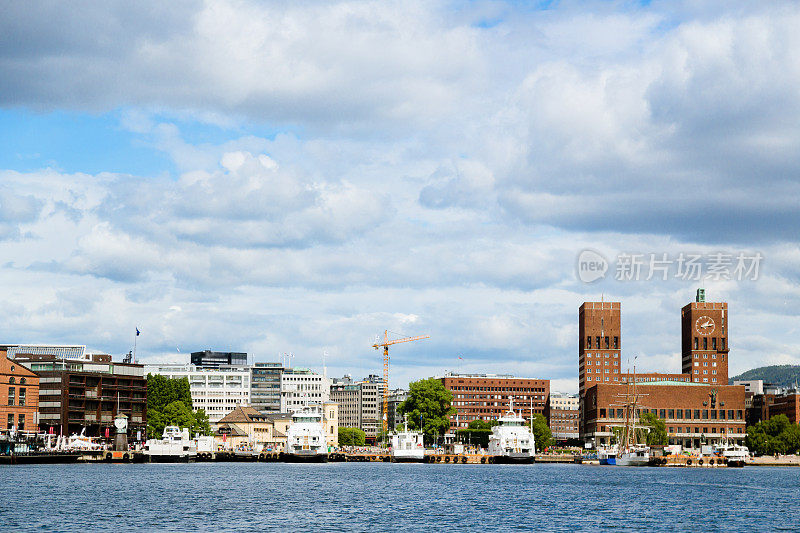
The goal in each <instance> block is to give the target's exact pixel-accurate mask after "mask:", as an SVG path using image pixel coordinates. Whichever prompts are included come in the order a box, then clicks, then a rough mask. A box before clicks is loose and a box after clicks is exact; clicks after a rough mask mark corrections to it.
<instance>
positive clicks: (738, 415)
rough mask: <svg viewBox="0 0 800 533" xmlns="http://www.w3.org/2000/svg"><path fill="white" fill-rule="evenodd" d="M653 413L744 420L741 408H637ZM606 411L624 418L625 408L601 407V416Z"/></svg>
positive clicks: (639, 412) (675, 417) (677, 417)
mask: <svg viewBox="0 0 800 533" xmlns="http://www.w3.org/2000/svg"><path fill="white" fill-rule="evenodd" d="M648 412H649V413H652V414H654V415H656V416H657V417H659V418H661V419H666V420H681V419H686V420H742V417H743V411H742V410H741V409H728V410H725V409H649V410H648V409H637V410H636V415H637V416H641V415H642V413H648ZM606 413H608V416H609V417H611V418H614V417H615V415H616V418H624V416H625V410H624V409H608V410H606V409H600V418H606Z"/></svg>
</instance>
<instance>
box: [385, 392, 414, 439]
mask: <svg viewBox="0 0 800 533" xmlns="http://www.w3.org/2000/svg"><path fill="white" fill-rule="evenodd" d="M407 399H408V391H407V390H405V389H394V390H392V391H389V401H388V402H387V406H388V411H389V413H388V418H389V430H390V431H394V430H396V429H397V426H398V424H402V423H403V417H402V416H401V415H400V413H399V412H398V408H399V407H400V404H401V403H403V402H404V401H406V400H407ZM381 401H383V400H381ZM382 408H383V407H381V409H382Z"/></svg>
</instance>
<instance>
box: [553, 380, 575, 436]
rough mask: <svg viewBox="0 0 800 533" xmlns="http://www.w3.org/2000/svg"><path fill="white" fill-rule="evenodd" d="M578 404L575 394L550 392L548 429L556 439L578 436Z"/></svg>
mask: <svg viewBox="0 0 800 533" xmlns="http://www.w3.org/2000/svg"><path fill="white" fill-rule="evenodd" d="M579 404H580V402H579V399H578V395H577V394H567V393H564V392H551V393H550V431H551V432H552V434H553V438H554V439H555V440H556V441H559V442H563V441H567V440H571V439H577V438H578V407H579Z"/></svg>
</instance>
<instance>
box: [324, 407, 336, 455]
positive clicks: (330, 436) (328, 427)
mask: <svg viewBox="0 0 800 533" xmlns="http://www.w3.org/2000/svg"><path fill="white" fill-rule="evenodd" d="M322 425H323V426H324V431H325V440H326V442H327V443H328V446H332V447H334V448H336V447H338V446H339V404H337V403H336V402H334V401H330V402H325V403H324V404H322Z"/></svg>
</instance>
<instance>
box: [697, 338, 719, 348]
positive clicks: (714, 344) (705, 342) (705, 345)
mask: <svg viewBox="0 0 800 533" xmlns="http://www.w3.org/2000/svg"><path fill="white" fill-rule="evenodd" d="M719 346H720V349H721V350H724V349H725V337H721V338H720V339H719ZM694 349H695V350H699V349H700V339H699V338H698V337H695V338H694ZM711 349H712V350H716V349H717V338H716V337H711ZM703 350H708V337H703Z"/></svg>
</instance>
